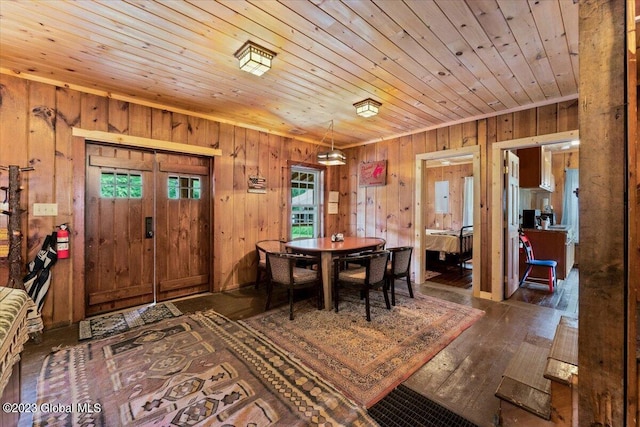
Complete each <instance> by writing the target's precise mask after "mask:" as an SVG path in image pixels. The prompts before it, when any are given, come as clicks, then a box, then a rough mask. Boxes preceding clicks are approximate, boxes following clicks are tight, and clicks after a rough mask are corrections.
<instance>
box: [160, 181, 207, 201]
mask: <svg viewBox="0 0 640 427" xmlns="http://www.w3.org/2000/svg"><path fill="white" fill-rule="evenodd" d="M201 196H202V194H201V182H200V178H199V177H189V176H176V175H170V176H169V178H168V181H167V197H168V198H169V199H175V200H177V199H200V197H201Z"/></svg>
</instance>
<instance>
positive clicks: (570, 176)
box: [560, 169, 580, 243]
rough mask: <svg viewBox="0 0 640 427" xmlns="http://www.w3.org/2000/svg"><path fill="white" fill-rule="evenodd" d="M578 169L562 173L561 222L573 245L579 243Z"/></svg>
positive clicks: (566, 170)
mask: <svg viewBox="0 0 640 427" xmlns="http://www.w3.org/2000/svg"><path fill="white" fill-rule="evenodd" d="M579 185H580V184H579V182H578V169H565V171H564V195H563V198H562V221H560V224H562V225H566V226H567V229H568V230H569V233H570V236H572V237H573V241H574V242H575V243H578V242H579V237H580V236H579V233H578V229H579V224H580V221H579V217H578V187H579Z"/></svg>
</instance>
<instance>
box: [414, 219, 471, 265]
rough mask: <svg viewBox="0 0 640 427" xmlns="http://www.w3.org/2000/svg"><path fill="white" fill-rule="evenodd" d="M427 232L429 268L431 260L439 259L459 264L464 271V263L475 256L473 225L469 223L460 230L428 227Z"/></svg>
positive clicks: (426, 242)
mask: <svg viewBox="0 0 640 427" xmlns="http://www.w3.org/2000/svg"><path fill="white" fill-rule="evenodd" d="M425 233H426V236H425V250H426V256H427V258H426V259H427V268H428V265H429V260H434V259H437V260H439V261H442V262H445V263H450V264H454V265H458V266H459V267H460V272H462V271H463V269H464V263H465V262H466V261H469V260H470V259H471V258H472V257H473V226H472V225H467V226H464V227H462V228H461V229H460V230H432V229H426V230H425ZM436 257H437V258H436Z"/></svg>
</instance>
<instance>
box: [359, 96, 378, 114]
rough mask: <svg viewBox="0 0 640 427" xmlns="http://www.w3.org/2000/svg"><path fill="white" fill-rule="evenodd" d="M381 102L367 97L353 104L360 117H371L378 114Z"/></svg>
mask: <svg viewBox="0 0 640 427" xmlns="http://www.w3.org/2000/svg"><path fill="white" fill-rule="evenodd" d="M381 105H382V104H381V103H379V102H378V101H374V100H373V99H371V98H367V99H365V100H364V101H360V102H356V103H355V104H353V106H354V107H356V114H357V115H359V116H362V117H371V116H375V115H376V114H378V110H379V109H380V106H381Z"/></svg>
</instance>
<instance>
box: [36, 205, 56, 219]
mask: <svg viewBox="0 0 640 427" xmlns="http://www.w3.org/2000/svg"><path fill="white" fill-rule="evenodd" d="M33 215H34V216H56V215H58V204H57V203H34V204H33Z"/></svg>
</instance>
